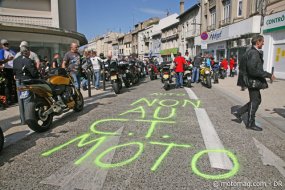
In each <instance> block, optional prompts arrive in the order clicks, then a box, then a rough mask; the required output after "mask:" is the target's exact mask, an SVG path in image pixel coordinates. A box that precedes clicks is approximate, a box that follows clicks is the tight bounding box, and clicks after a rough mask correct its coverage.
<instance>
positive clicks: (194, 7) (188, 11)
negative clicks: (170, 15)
mask: <svg viewBox="0 0 285 190" xmlns="http://www.w3.org/2000/svg"><path fill="white" fill-rule="evenodd" d="M199 7H200V3H197V4H195V5H193V6H192V7H190V8H189V9H187V10H186V11H184V12H183V13H182V14H181V15H179V16H178V17H177V18H178V19H180V18H181V17H184V16H185V15H187V14H188V13H190V12H191V11H193V10H195V9H197V8H199Z"/></svg>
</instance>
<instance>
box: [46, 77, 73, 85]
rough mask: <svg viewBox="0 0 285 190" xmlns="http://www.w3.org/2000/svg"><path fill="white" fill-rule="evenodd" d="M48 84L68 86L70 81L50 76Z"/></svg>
mask: <svg viewBox="0 0 285 190" xmlns="http://www.w3.org/2000/svg"><path fill="white" fill-rule="evenodd" d="M49 82H50V83H51V84H53V85H69V84H70V79H69V78H68V77H62V76H52V77H50V78H49Z"/></svg>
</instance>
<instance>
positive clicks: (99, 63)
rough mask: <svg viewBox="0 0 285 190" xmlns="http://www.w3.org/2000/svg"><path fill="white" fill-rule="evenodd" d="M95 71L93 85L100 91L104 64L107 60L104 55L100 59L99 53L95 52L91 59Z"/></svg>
mask: <svg viewBox="0 0 285 190" xmlns="http://www.w3.org/2000/svg"><path fill="white" fill-rule="evenodd" d="M90 60H91V63H92V66H93V70H94V76H93V85H94V86H95V89H96V90H99V88H100V78H101V67H102V64H104V63H103V62H106V61H107V59H104V54H102V53H101V54H100V57H98V56H97V52H96V51H93V52H92V56H91V57H90Z"/></svg>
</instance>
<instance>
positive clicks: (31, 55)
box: [15, 41, 41, 70]
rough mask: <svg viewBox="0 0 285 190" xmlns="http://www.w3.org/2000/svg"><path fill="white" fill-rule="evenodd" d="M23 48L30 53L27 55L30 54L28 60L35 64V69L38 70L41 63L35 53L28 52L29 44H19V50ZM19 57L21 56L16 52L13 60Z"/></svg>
mask: <svg viewBox="0 0 285 190" xmlns="http://www.w3.org/2000/svg"><path fill="white" fill-rule="evenodd" d="M23 46H24V47H26V48H28V49H29V52H30V53H29V54H30V56H29V58H30V59H31V60H32V61H33V62H34V63H35V65H36V67H37V69H38V70H39V69H40V66H41V61H40V59H39V56H38V55H37V54H36V53H35V52H33V51H31V50H30V46H29V43H28V42H26V41H22V42H21V44H20V49H21V47H23ZM21 55H22V54H21V52H18V53H17V54H16V55H15V59H16V58H17V57H19V56H21Z"/></svg>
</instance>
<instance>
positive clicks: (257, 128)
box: [246, 121, 262, 131]
mask: <svg viewBox="0 0 285 190" xmlns="http://www.w3.org/2000/svg"><path fill="white" fill-rule="evenodd" d="M246 128H247V129H251V130H254V131H262V128H261V127H258V126H256V125H255V121H254V122H249V123H248V125H247V126H246Z"/></svg>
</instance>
